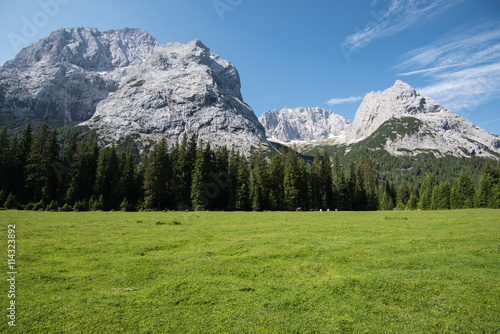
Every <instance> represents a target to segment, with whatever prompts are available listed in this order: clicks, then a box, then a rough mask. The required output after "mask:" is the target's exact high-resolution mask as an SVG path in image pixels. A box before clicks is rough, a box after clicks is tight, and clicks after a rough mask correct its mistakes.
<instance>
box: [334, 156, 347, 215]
mask: <svg viewBox="0 0 500 334" xmlns="http://www.w3.org/2000/svg"><path fill="white" fill-rule="evenodd" d="M332 183H333V184H332V199H333V203H332V209H338V210H349V188H348V183H347V180H346V177H345V175H344V171H343V170H342V167H341V165H340V159H339V156H338V154H335V156H334V158H333V179H332Z"/></svg>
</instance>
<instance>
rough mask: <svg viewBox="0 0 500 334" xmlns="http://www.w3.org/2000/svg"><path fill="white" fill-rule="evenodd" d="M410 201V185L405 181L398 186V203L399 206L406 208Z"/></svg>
mask: <svg viewBox="0 0 500 334" xmlns="http://www.w3.org/2000/svg"><path fill="white" fill-rule="evenodd" d="M409 199H410V186H409V185H408V182H407V181H406V180H404V181H403V182H401V184H400V185H399V186H398V190H397V195H396V203H397V204H399V203H401V204H403V205H404V206H406V205H407V204H408V200H409Z"/></svg>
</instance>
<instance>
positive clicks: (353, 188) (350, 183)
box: [346, 161, 361, 211]
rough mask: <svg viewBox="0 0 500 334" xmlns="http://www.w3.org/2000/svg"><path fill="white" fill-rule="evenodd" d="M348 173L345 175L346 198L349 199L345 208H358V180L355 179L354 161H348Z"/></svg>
mask: <svg viewBox="0 0 500 334" xmlns="http://www.w3.org/2000/svg"><path fill="white" fill-rule="evenodd" d="M347 170H348V175H347V198H348V199H349V203H348V204H349V206H348V208H346V210H354V211H356V210H360V207H361V206H360V202H359V201H358V193H359V190H358V181H357V173H356V166H355V165H354V162H352V161H350V162H349V164H348V166H347Z"/></svg>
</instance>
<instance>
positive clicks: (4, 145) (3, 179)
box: [0, 127, 11, 192]
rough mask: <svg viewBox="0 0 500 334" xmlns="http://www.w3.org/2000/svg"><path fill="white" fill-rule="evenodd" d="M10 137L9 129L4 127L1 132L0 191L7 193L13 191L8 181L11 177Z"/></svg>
mask: <svg viewBox="0 0 500 334" xmlns="http://www.w3.org/2000/svg"><path fill="white" fill-rule="evenodd" d="M9 145H10V143H9V136H8V134H7V127H4V128H3V129H2V131H0V190H4V192H7V191H9V192H10V190H11V189H7V188H8V186H7V185H8V180H9V178H10V177H11V176H10V175H9V168H8V164H7V157H8V153H9Z"/></svg>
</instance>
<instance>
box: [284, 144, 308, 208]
mask: <svg viewBox="0 0 500 334" xmlns="http://www.w3.org/2000/svg"><path fill="white" fill-rule="evenodd" d="M284 167H285V170H284V192H285V200H284V202H285V209H286V210H289V211H293V210H295V209H297V208H298V207H301V203H302V201H303V198H301V186H302V184H304V183H306V180H305V179H303V178H302V173H301V167H300V165H299V158H298V156H297V152H295V151H294V150H292V149H290V150H289V151H288V152H287V153H286V155H285V161H284Z"/></svg>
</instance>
